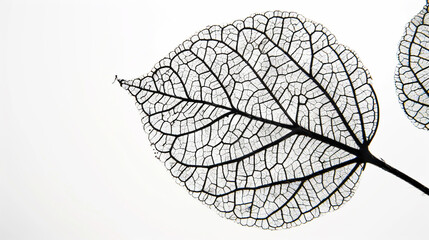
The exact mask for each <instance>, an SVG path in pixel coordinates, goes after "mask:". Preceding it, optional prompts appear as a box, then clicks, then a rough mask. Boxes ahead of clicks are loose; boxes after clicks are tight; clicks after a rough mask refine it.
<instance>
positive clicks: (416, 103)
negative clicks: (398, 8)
mask: <svg viewBox="0 0 429 240" xmlns="http://www.w3.org/2000/svg"><path fill="white" fill-rule="evenodd" d="M427 9H428V5H426V6H425V7H424V8H423V10H422V11H420V13H419V14H417V16H415V17H414V18H413V19H412V20H411V22H409V23H408V25H407V27H406V29H405V35H404V36H403V38H402V40H401V43H400V45H399V54H398V58H399V65H398V67H397V69H396V76H395V80H396V89H397V93H398V97H399V102H400V103H401V105H402V107H403V109H404V111H405V113H406V114H407V116H408V118H409V119H410V120H411V121H412V122H413V123H414V125H415V126H417V127H418V128H421V129H426V130H429V25H428V24H429V15H428V10H427Z"/></svg>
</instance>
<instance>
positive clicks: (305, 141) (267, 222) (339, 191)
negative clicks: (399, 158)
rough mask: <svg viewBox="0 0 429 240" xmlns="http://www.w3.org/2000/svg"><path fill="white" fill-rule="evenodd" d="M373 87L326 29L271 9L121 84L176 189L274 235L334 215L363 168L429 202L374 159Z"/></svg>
mask: <svg viewBox="0 0 429 240" xmlns="http://www.w3.org/2000/svg"><path fill="white" fill-rule="evenodd" d="M370 80H371V78H370V76H369V73H368V71H367V70H366V69H365V68H364V67H363V66H362V63H361V62H360V60H359V59H358V58H357V57H356V55H355V54H354V53H353V52H352V51H351V50H349V49H348V48H347V47H345V46H343V45H341V44H338V43H337V42H336V39H335V37H334V36H333V35H332V34H331V33H329V31H328V30H327V29H326V28H324V27H323V26H322V25H320V24H317V23H314V22H312V21H309V20H307V19H305V18H304V17H303V16H301V15H298V14H296V13H288V12H280V11H274V12H266V13H265V14H256V15H253V16H251V17H249V18H246V19H245V20H243V21H240V20H239V21H235V22H234V23H232V24H229V25H226V26H211V27H208V28H207V29H204V30H202V31H200V32H199V33H198V34H196V35H194V36H193V37H191V38H190V39H189V40H186V41H185V42H184V43H183V44H181V45H180V46H179V47H177V48H176V50H175V51H174V52H172V53H170V54H169V56H168V57H167V58H164V59H162V60H161V61H160V62H159V63H158V64H157V65H156V66H155V67H154V69H153V70H152V72H151V73H149V74H148V75H146V76H144V77H142V78H137V79H134V80H122V79H121V80H118V81H119V83H120V84H121V86H122V87H123V88H125V89H127V90H128V91H129V92H130V93H131V94H132V95H133V96H134V97H135V99H136V101H137V106H138V108H139V109H140V110H141V111H142V115H143V118H142V122H143V124H144V129H145V130H146V132H148V135H149V140H150V142H151V143H152V144H153V146H154V149H155V151H156V154H157V157H158V158H159V159H160V160H161V161H162V162H164V164H165V166H166V167H167V169H169V170H170V172H171V174H172V175H173V176H174V177H175V178H176V179H177V180H178V183H179V184H181V185H182V186H185V187H186V188H187V190H188V191H189V192H190V193H191V195H192V196H194V197H195V198H198V199H199V200H200V201H202V202H204V203H205V204H207V205H208V206H210V207H211V208H214V209H216V210H217V211H218V212H219V213H220V214H221V215H222V216H224V217H226V218H229V219H232V220H235V221H236V222H239V223H240V224H242V225H247V226H258V227H262V228H264V229H277V228H290V227H293V226H297V225H300V224H302V223H306V222H308V221H310V220H312V219H314V218H316V217H319V216H320V215H321V214H322V213H325V212H328V211H330V210H335V209H338V208H339V207H340V206H341V205H342V204H343V203H344V202H346V201H347V200H349V199H350V198H351V196H352V195H353V193H354V191H355V186H356V184H357V182H358V180H359V177H360V174H361V172H362V171H363V169H364V168H365V165H366V163H367V162H370V163H372V164H374V165H376V166H378V167H381V168H382V169H384V170H386V171H388V172H391V173H392V174H395V175H396V176H398V177H400V178H402V179H404V180H405V181H407V182H409V183H410V184H412V185H414V186H415V187H417V188H419V189H420V190H422V191H424V192H425V193H426V194H428V193H429V190H428V189H427V188H426V187H424V186H423V185H421V184H420V183H418V182H417V181H415V180H414V179H412V178H410V177H408V176H407V175H405V174H403V173H401V172H399V171H398V170H396V169H394V168H392V167H391V166H389V165H387V164H385V163H384V161H382V160H379V159H377V158H375V157H374V156H373V155H372V154H371V153H370V152H369V151H368V146H369V144H370V142H371V140H372V138H373V137H374V135H375V132H376V129H377V125H378V120H379V113H378V103H377V98H376V95H375V93H374V90H373V88H372V86H371V84H370Z"/></svg>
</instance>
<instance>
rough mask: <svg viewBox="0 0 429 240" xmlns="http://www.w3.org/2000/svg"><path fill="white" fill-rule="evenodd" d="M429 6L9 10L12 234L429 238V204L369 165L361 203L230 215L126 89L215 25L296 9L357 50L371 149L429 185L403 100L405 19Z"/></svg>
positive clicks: (3, 210) (5, 190) (6, 150)
mask: <svg viewBox="0 0 429 240" xmlns="http://www.w3.org/2000/svg"><path fill="white" fill-rule="evenodd" d="M423 5H424V1H423V0H412V1H411V0H398V1H388V0H360V1H352V0H324V1H320V0H293V1H288V0H281V1H270V0H257V1H249V0H248V1H232V0H226V1H223V0H216V1H215V0H213V1H156V2H155V1H101V0H100V1H54V0H52V1H49V0H44V1H31V0H28V1H24V0H9V1H7V0H3V1H1V3H0V79H1V80H0V83H1V84H0V239H246V240H250V239H264V240H266V239H277V240H278V239H330V240H334V239H428V227H429V217H428V216H429V197H427V196H424V195H423V194H422V193H421V192H419V191H418V190H416V189H415V188H413V187H412V186H410V185H409V184H407V183H405V182H403V181H402V180H400V179H398V178H396V177H394V176H393V175H391V174H389V173H386V172H384V171H382V170H381V169H378V168H377V167H375V166H372V165H368V166H367V167H366V169H365V171H364V173H363V175H362V178H361V181H360V185H359V189H358V190H357V192H356V194H355V196H354V197H353V198H352V199H351V200H350V201H349V202H348V203H347V204H346V205H345V206H343V207H342V208H340V209H339V210H337V211H335V212H332V213H328V214H326V215H324V216H322V217H320V218H318V219H316V220H313V221H312V222H310V223H308V224H305V225H302V226H300V227H296V228H292V229H286V230H277V231H266V230H261V229H257V228H248V227H242V226H240V225H238V224H236V223H234V222H232V221H229V220H226V219H223V218H220V217H219V216H218V215H217V214H216V213H215V212H214V211H212V210H209V208H207V207H206V206H204V205H203V204H201V203H200V202H198V201H197V200H195V199H193V198H192V197H191V196H190V195H189V194H188V193H187V192H186V191H185V190H184V189H182V188H181V187H179V186H178V185H177V184H176V183H175V181H174V180H173V179H172V177H171V176H170V175H169V173H168V172H167V171H166V170H165V169H164V166H163V165H162V164H161V163H160V162H158V160H157V159H155V157H154V155H153V153H152V150H151V148H150V146H149V142H148V140H147V137H146V135H145V133H144V131H143V130H142V126H141V123H140V114H139V112H138V111H137V109H136V107H135V105H134V100H133V99H132V98H131V96H130V95H129V94H128V93H127V92H126V91H124V90H123V89H121V88H120V87H119V85H118V84H117V83H115V84H112V82H113V80H114V76H115V74H118V76H119V77H121V78H125V79H129V78H135V77H138V76H141V75H143V74H146V73H147V72H148V71H150V69H151V68H152V67H153V66H154V65H155V63H156V62H157V61H159V60H160V59H161V58H162V57H164V56H166V55H167V54H168V53H169V52H170V51H172V50H173V49H174V48H175V47H176V46H177V45H178V44H180V43H181V42H182V41H183V40H185V39H186V38H188V37H190V36H191V35H193V34H194V33H196V32H197V31H199V30H201V29H203V28H204V27H206V26H207V25H212V24H225V23H229V22H232V21H233V20H236V19H242V18H245V17H246V16H248V15H251V14H253V13H257V12H265V11H267V10H285V11H296V12H298V13H301V14H302V15H304V16H305V17H307V18H309V19H312V20H314V21H316V22H319V23H322V24H324V25H325V26H326V27H327V28H328V29H329V30H330V31H331V32H332V33H333V34H335V35H336V37H337V39H338V41H339V42H340V43H343V44H345V45H347V46H349V47H350V48H351V49H353V50H355V51H356V52H357V53H358V55H359V56H360V58H361V60H362V61H363V63H364V64H365V66H366V67H367V68H368V69H369V71H370V73H371V75H372V77H373V79H374V81H373V85H374V88H375V91H376V93H377V96H378V99H379V102H380V108H381V112H380V114H381V121H380V125H379V128H378V132H377V134H376V136H375V139H374V141H373V142H372V144H371V147H370V150H371V151H372V153H373V154H374V155H376V156H378V157H381V158H383V159H384V160H385V161H387V162H388V163H389V164H391V165H392V166H395V167H397V168H398V169H400V170H402V171H403V172H405V173H407V174H409V175H410V176H412V177H414V178H416V179H417V180H419V181H421V182H422V183H424V184H426V185H429V159H428V156H427V153H428V147H429V145H428V142H429V132H427V131H423V130H419V129H417V128H415V127H414V126H413V125H412V124H411V123H410V122H409V120H408V119H407V118H406V117H405V115H404V114H403V112H402V110H401V109H400V106H399V104H398V102H397V98H396V94H395V89H394V83H393V74H394V69H395V66H396V64H397V60H396V52H397V45H398V42H399V40H400V37H401V36H402V34H403V31H404V26H405V24H406V23H407V22H408V21H409V20H410V19H411V18H412V17H413V16H414V15H415V14H417V13H418V12H419V11H420V10H421V8H422V7H423Z"/></svg>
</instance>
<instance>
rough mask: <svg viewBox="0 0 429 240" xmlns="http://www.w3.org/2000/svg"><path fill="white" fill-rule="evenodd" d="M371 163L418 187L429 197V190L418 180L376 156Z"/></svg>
mask: <svg viewBox="0 0 429 240" xmlns="http://www.w3.org/2000/svg"><path fill="white" fill-rule="evenodd" d="M368 162H369V163H372V164H373V165H375V166H377V167H379V168H381V169H383V170H385V171H387V172H389V173H391V174H393V175H395V176H397V177H399V178H400V179H402V180H404V181H406V182H407V183H409V184H411V185H413V186H414V187H416V188H417V189H419V190H420V191H422V192H423V193H425V194H426V195H428V196H429V188H428V187H426V186H424V185H423V184H421V183H419V182H418V181H417V180H415V179H413V178H411V177H410V176H408V175H407V174H405V173H403V172H401V171H399V170H398V169H396V168H394V167H392V166H390V165H388V164H387V163H385V162H384V161H383V160H380V159H378V158H376V157H374V156H372V158H371V160H369V161H368Z"/></svg>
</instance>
